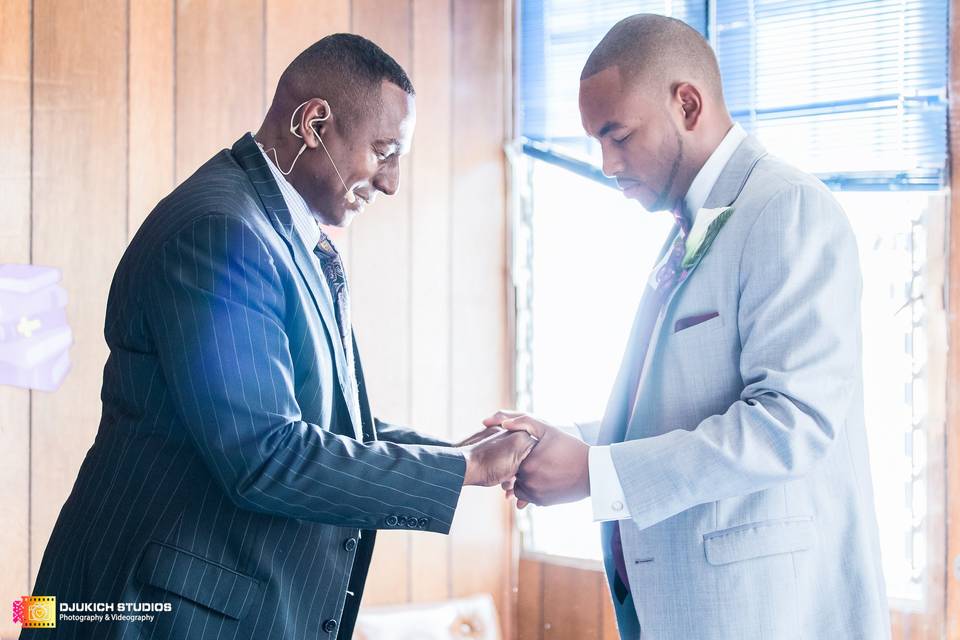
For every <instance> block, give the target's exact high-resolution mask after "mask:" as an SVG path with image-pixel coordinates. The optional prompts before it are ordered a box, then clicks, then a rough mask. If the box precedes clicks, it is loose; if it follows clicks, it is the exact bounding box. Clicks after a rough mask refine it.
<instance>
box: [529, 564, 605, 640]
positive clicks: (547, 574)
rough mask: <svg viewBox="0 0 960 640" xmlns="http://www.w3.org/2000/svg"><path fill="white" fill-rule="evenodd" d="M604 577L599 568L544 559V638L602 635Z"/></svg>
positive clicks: (579, 638)
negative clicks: (557, 562)
mask: <svg viewBox="0 0 960 640" xmlns="http://www.w3.org/2000/svg"><path fill="white" fill-rule="evenodd" d="M602 580H603V576H602V574H601V573H600V572H599V571H597V570H596V569H588V568H582V567H578V566H572V565H566V564H556V563H553V562H545V563H543V640H582V639H584V638H600V637H602V636H601V634H602V629H603V606H602V603H603V601H602V600H601V597H606V593H604V592H603V589H604V587H603V585H602V584H601V582H602Z"/></svg>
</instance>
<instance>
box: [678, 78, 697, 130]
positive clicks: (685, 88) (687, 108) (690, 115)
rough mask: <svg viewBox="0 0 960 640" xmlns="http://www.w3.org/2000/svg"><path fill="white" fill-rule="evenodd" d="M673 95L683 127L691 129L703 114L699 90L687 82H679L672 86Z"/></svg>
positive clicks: (695, 126)
mask: <svg viewBox="0 0 960 640" xmlns="http://www.w3.org/2000/svg"><path fill="white" fill-rule="evenodd" d="M673 96H674V100H675V101H676V104H678V105H679V108H680V112H681V117H682V119H683V126H684V128H685V129H686V130H687V131H693V130H694V129H696V128H697V123H698V122H699V121H700V116H701V115H702V114H703V96H702V95H701V94H700V90H699V89H697V87H695V86H694V85H692V84H690V83H689V82H681V83H678V84H677V85H675V86H674V88H673Z"/></svg>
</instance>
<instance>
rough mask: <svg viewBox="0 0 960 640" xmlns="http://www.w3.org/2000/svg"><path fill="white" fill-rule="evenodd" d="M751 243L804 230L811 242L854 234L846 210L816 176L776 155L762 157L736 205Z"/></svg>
mask: <svg viewBox="0 0 960 640" xmlns="http://www.w3.org/2000/svg"><path fill="white" fill-rule="evenodd" d="M734 209H735V211H736V212H737V215H738V216H739V217H740V218H741V219H740V225H741V228H742V230H743V232H744V236H745V238H746V239H747V241H748V243H749V241H750V238H752V237H756V236H767V237H770V236H775V237H778V236H783V235H785V234H796V233H800V232H801V231H802V232H803V233H804V237H809V238H810V239H811V241H816V239H817V238H820V239H822V240H825V239H826V238H827V237H828V236H834V235H836V234H839V235H841V236H850V237H851V238H852V235H853V231H852V229H851V227H850V222H849V219H848V218H847V215H846V213H845V212H844V210H843V207H842V206H841V205H840V203H839V202H838V201H837V199H836V197H835V196H834V195H833V193H832V192H831V191H830V189H829V188H827V186H826V185H825V184H824V183H823V182H821V181H820V180H819V179H818V178H816V177H815V176H813V175H811V174H809V173H807V172H805V171H802V170H800V169H798V168H797V167H795V166H793V165H792V164H790V163H788V162H786V161H784V160H782V159H781V158H778V157H776V156H773V155H769V154H768V155H766V156H764V157H763V158H761V159H760V160H759V161H758V162H757V164H756V166H755V167H754V169H753V171H752V172H751V174H750V176H749V177H748V178H747V180H746V182H745V183H744V186H743V189H742V191H741V193H740V195H739V196H738V197H737V200H736V201H735V202H734Z"/></svg>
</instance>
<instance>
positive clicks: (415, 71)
mask: <svg viewBox="0 0 960 640" xmlns="http://www.w3.org/2000/svg"><path fill="white" fill-rule="evenodd" d="M451 47H452V39H451V33H450V1H449V0H413V55H412V57H413V60H412V63H411V66H410V68H409V70H410V73H411V75H412V79H413V86H414V88H415V89H416V91H417V121H418V123H419V124H418V126H417V130H416V133H415V134H414V142H413V151H412V153H411V156H412V158H411V162H410V165H411V171H410V173H411V175H410V176H409V180H408V182H407V184H408V187H411V189H410V191H411V199H412V204H411V214H410V234H409V237H410V297H411V303H410V307H411V348H410V360H411V361H410V368H411V385H410V423H411V424H413V425H416V427H417V428H418V429H422V430H424V431H427V432H429V433H432V434H436V435H438V436H440V437H443V438H451V437H452V431H451V429H450V270H449V268H448V266H449V264H450V244H449V238H450V204H451V197H452V191H451V181H452V172H451V156H450V154H451V148H452V147H451V145H452V135H451V130H450V125H451V114H450V107H451V93H452V87H453V78H452V65H451ZM410 562H411V567H412V576H413V580H412V581H411V591H412V593H411V599H412V600H413V601H414V602H430V601H437V600H443V599H444V598H447V597H448V595H449V590H450V538H449V536H438V535H433V534H430V535H414V536H413V537H412V539H411V547H410Z"/></svg>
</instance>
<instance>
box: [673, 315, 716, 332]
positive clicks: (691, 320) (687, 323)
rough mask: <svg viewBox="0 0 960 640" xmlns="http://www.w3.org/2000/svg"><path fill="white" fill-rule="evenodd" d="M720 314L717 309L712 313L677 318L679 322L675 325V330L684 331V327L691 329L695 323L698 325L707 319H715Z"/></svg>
mask: <svg viewBox="0 0 960 640" xmlns="http://www.w3.org/2000/svg"><path fill="white" fill-rule="evenodd" d="M719 315H720V314H719V313H718V312H716V311H711V312H710V313H701V314H700V315H698V316H687V317H686V318H680V319H679V320H677V323H676V324H675V325H673V332H674V333H676V332H678V331H683V330H684V329H689V328H690V327H693V326H695V325H698V324H700V323H702V322H706V321H707V320H713V319H714V318H716V317H717V316H719Z"/></svg>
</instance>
